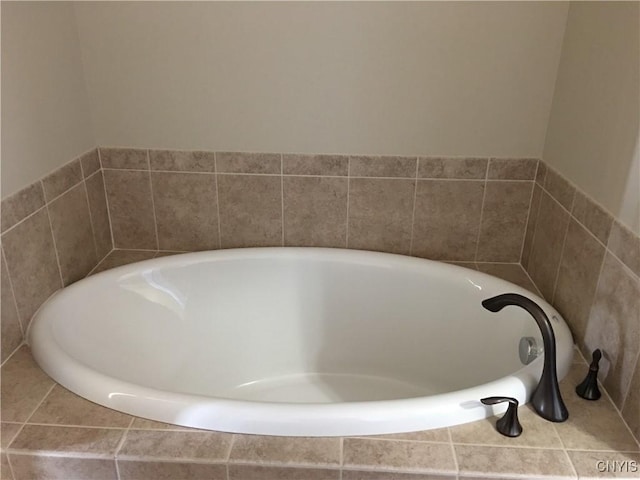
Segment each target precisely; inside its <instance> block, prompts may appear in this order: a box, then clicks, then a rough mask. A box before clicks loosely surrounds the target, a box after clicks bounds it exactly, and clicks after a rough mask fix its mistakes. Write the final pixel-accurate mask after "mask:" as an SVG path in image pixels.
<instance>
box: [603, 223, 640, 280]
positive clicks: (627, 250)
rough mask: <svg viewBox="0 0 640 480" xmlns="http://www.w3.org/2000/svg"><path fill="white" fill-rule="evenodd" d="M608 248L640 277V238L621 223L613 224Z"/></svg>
mask: <svg viewBox="0 0 640 480" xmlns="http://www.w3.org/2000/svg"><path fill="white" fill-rule="evenodd" d="M607 246H608V247H609V250H611V251H612V252H613V253H614V255H615V256H616V257H618V258H619V259H620V260H622V263H624V264H625V265H626V266H627V267H629V268H630V269H631V271H632V272H634V273H635V274H636V275H638V276H640V237H638V236H637V235H635V234H634V233H633V232H631V231H630V230H629V229H627V228H626V227H625V226H624V225H622V224H621V223H620V222H613V225H612V227H611V234H610V235H609V243H608V245H607Z"/></svg>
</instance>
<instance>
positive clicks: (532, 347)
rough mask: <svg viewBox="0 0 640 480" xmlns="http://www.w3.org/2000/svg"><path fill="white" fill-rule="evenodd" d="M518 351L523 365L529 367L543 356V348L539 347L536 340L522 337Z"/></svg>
mask: <svg viewBox="0 0 640 480" xmlns="http://www.w3.org/2000/svg"><path fill="white" fill-rule="evenodd" d="M518 351H519V353H520V361H521V362H522V363H523V365H529V364H530V363H531V362H533V361H534V360H535V359H536V358H538V356H539V355H540V354H542V347H538V342H537V341H536V339H535V338H533V337H522V338H521V339H520V347H519V349H518Z"/></svg>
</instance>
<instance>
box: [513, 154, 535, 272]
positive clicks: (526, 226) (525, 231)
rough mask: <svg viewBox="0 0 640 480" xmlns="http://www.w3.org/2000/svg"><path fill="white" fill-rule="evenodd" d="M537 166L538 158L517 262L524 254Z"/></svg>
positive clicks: (520, 260)
mask: <svg viewBox="0 0 640 480" xmlns="http://www.w3.org/2000/svg"><path fill="white" fill-rule="evenodd" d="M538 168H540V160H538V164H537V165H536V173H535V175H534V177H533V178H534V180H533V187H532V188H531V196H530V197H529V209H528V210H527V220H526V221H525V222H524V235H523V236H522V246H521V247H520V257H519V260H518V262H519V263H522V256H523V255H524V244H525V243H526V240H527V230H528V229H529V217H530V216H531V209H532V208H533V193H534V192H535V191H536V181H535V177H536V176H537V175H538Z"/></svg>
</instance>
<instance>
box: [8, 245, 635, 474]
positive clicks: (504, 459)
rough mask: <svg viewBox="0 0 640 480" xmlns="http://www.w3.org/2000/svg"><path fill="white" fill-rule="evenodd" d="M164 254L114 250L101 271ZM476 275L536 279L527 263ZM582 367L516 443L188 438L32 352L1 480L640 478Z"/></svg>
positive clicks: (16, 394) (22, 370)
mask: <svg viewBox="0 0 640 480" xmlns="http://www.w3.org/2000/svg"><path fill="white" fill-rule="evenodd" d="M156 255H158V253H156V252H142V251H140V252H126V251H115V252H113V253H112V254H111V255H110V256H109V257H107V258H106V259H105V260H104V261H103V262H102V263H101V265H99V266H98V267H97V270H101V269H106V268H110V267H113V266H116V265H118V264H122V263H128V262H130V261H135V260H142V259H144V258H150V257H153V256H156ZM468 266H470V267H474V268H479V269H481V270H485V271H490V273H493V274H495V275H498V276H507V277H510V278H511V279H512V281H513V280H517V281H518V283H522V284H525V285H526V284H527V282H528V279H527V277H526V274H523V271H522V270H521V268H520V267H519V266H517V265H502V264H485V265H482V264H479V265H475V264H470V265H468ZM575 358H576V360H575V363H574V365H573V367H572V371H571V373H570V374H569V375H568V377H567V378H566V379H565V380H564V381H563V382H562V385H561V387H562V391H563V396H564V398H565V401H566V403H567V406H568V408H569V411H570V414H571V415H570V418H569V420H568V421H567V422H565V423H561V424H553V423H550V422H547V421H545V420H542V419H541V418H539V417H538V416H536V415H535V414H534V413H533V412H532V411H531V410H530V409H529V407H528V406H525V407H521V408H520V417H521V422H522V424H523V427H524V433H523V434H522V436H521V437H519V438H517V439H508V438H506V437H502V436H501V435H499V434H498V433H497V432H495V430H494V427H493V425H494V423H495V419H488V420H483V421H479V422H475V423H471V424H467V425H461V426H457V427H452V428H443V429H438V430H431V431H425V432H415V433H406V434H396V435H382V436H373V437H372V436H369V437H358V438H355V437H345V438H335V437H334V438H294V437H266V436H256V435H237V434H228V433H220V432H208V431H199V430H194V429H186V428H181V427H176V426H173V425H168V424H161V423H158V422H153V421H150V420H145V419H142V418H135V417H132V416H130V415H126V414H123V413H119V412H116V411H113V410H110V409H107V408H104V407H101V406H98V405H95V404H93V403H91V402H88V401H86V400H84V399H82V398H80V397H78V396H76V395H74V394H72V393H70V392H69V391H67V390H65V389H64V388H63V387H61V386H60V385H57V384H56V383H55V382H54V381H53V380H51V379H50V378H49V377H48V376H47V375H45V374H44V373H43V372H42V371H41V370H40V369H39V368H38V367H37V365H36V364H35V362H34V361H33V359H32V357H31V354H30V351H29V348H28V347H27V346H23V347H21V348H20V349H19V350H17V351H16V353H14V354H13V355H12V356H11V357H10V358H9V360H8V361H7V362H6V363H5V364H4V365H3V367H2V445H1V446H2V452H3V453H2V470H1V473H2V480H5V479H14V480H36V479H64V480H72V479H78V480H93V479H100V480H102V479H109V480H117V479H119V480H131V479H138V480H156V479H157V480H161V479H171V480H179V479H185V480H186V479H189V480H196V479H209V480H218V479H219V480H251V479H260V480H275V479H279V480H287V479H289V480H291V479H296V480H298V479H299V480H321V479H322V480H324V479H327V480H328V479H331V480H404V479H406V480H427V479H445V478H447V479H452V478H459V479H473V478H484V479H487V478H518V479H535V478H573V479H575V478H580V479H582V478H640V446H639V445H638V443H637V442H636V440H635V439H634V438H633V436H632V435H631V433H630V431H629V429H628V428H627V426H626V424H625V423H624V421H623V420H622V419H621V417H620V415H619V413H618V411H617V410H616V408H615V407H614V405H613V404H612V403H611V401H610V400H609V399H608V398H607V397H606V396H604V397H603V398H602V399H601V400H600V401H597V402H588V401H585V400H582V399H580V398H578V397H577V396H576V394H575V392H574V387H575V385H576V384H577V383H579V382H580V381H581V380H582V378H583V376H584V375H585V372H586V369H587V365H586V363H585V362H584V360H583V359H582V358H581V357H580V355H579V353H576V357H575ZM614 469H615V470H617V471H616V472H613V470H614ZM602 470H609V471H608V472H607V471H602ZM620 470H622V471H620Z"/></svg>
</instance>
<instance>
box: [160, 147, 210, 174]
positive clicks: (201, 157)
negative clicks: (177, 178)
mask: <svg viewBox="0 0 640 480" xmlns="http://www.w3.org/2000/svg"><path fill="white" fill-rule="evenodd" d="M149 162H150V165H151V170H170V171H173V172H215V171H216V162H215V154H214V153H213V152H192V151H181V150H149Z"/></svg>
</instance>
